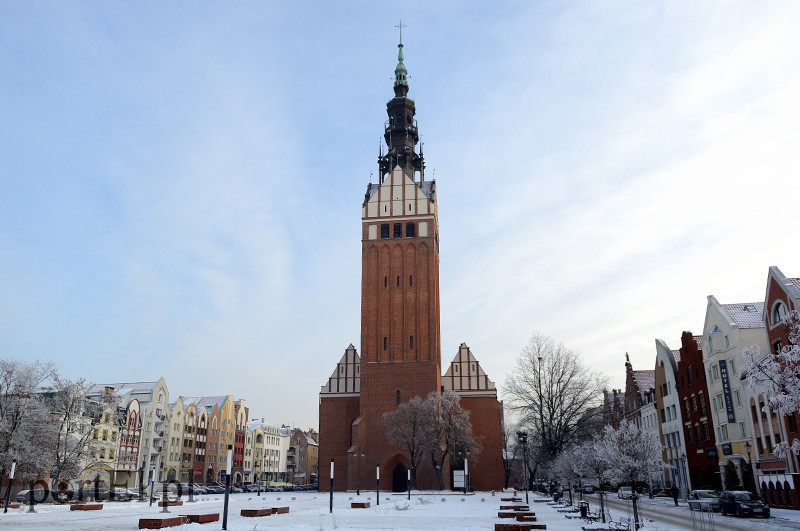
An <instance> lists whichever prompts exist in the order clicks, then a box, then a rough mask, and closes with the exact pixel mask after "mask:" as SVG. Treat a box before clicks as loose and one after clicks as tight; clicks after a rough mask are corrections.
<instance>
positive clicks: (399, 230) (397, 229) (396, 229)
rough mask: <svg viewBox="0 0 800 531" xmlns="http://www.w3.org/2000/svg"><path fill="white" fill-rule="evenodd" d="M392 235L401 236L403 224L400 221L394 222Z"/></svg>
mask: <svg viewBox="0 0 800 531" xmlns="http://www.w3.org/2000/svg"><path fill="white" fill-rule="evenodd" d="M394 237H395V238H402V237H403V224H402V223H395V224H394Z"/></svg>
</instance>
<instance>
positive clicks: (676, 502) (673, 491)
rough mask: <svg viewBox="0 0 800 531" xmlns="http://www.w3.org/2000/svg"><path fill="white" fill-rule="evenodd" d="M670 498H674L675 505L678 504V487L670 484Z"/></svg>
mask: <svg viewBox="0 0 800 531" xmlns="http://www.w3.org/2000/svg"><path fill="white" fill-rule="evenodd" d="M672 499H673V500H675V507H677V506H678V487H676V486H675V485H673V486H672Z"/></svg>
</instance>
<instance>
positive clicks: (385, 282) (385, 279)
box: [383, 277, 389, 288]
mask: <svg viewBox="0 0 800 531" xmlns="http://www.w3.org/2000/svg"><path fill="white" fill-rule="evenodd" d="M383 287H384V288H388V287H389V277H383Z"/></svg>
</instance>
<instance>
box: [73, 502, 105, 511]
mask: <svg viewBox="0 0 800 531" xmlns="http://www.w3.org/2000/svg"><path fill="white" fill-rule="evenodd" d="M102 509H103V504H102V503H76V504H74V505H70V506H69V510H70V511H100V510H102Z"/></svg>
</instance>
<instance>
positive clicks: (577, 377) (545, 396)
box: [504, 333, 606, 466]
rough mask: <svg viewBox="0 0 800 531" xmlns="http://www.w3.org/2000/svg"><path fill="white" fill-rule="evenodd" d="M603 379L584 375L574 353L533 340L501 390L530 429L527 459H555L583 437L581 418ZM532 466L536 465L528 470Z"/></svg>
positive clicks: (544, 340)
mask: <svg viewBox="0 0 800 531" xmlns="http://www.w3.org/2000/svg"><path fill="white" fill-rule="evenodd" d="M605 383H606V379H605V377H603V376H602V375H601V374H600V373H598V372H596V371H593V370H591V369H589V368H588V367H587V366H585V365H584V364H583V362H582V360H581V357H580V355H579V354H578V353H577V352H575V351H574V350H570V349H568V348H566V347H565V346H564V345H563V344H562V343H559V342H557V341H555V340H553V339H552V338H550V337H547V336H545V335H542V334H538V333H536V334H534V335H533V336H532V337H531V338H530V340H529V342H528V344H527V345H526V346H525V348H524V349H523V350H522V352H521V353H520V355H519V357H518V358H517V361H516V364H515V366H514V369H513V370H512V371H511V374H510V375H509V377H508V379H507V380H506V382H505V385H504V391H505V395H506V397H507V398H506V402H507V404H508V408H509V410H510V411H512V412H513V413H514V414H515V415H516V416H517V418H519V420H520V424H521V425H525V426H531V427H532V430H531V431H532V432H531V434H530V440H535V441H537V446H536V448H531V455H532V456H540V458H537V459H538V460H540V461H541V462H542V463H546V462H549V461H551V460H553V459H555V458H556V457H557V456H558V455H559V454H560V453H561V452H562V451H564V450H565V449H567V448H569V447H570V446H572V445H574V444H576V443H577V442H578V440H580V439H581V438H583V437H584V436H585V435H588V434H584V433H582V431H583V430H584V428H585V426H586V423H584V422H581V415H582V414H583V413H584V412H585V411H586V410H587V409H589V408H591V407H594V406H597V405H599V403H600V401H601V400H602V396H603V393H602V391H603V388H604V387H605ZM534 466H536V465H534Z"/></svg>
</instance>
